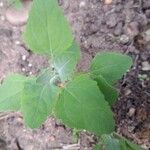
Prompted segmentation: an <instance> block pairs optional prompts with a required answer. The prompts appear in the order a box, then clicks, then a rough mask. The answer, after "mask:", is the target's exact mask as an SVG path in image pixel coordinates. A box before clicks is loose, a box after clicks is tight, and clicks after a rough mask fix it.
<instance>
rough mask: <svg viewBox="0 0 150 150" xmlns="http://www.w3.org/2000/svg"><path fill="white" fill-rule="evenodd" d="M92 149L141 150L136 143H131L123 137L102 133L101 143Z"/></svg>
mask: <svg viewBox="0 0 150 150" xmlns="http://www.w3.org/2000/svg"><path fill="white" fill-rule="evenodd" d="M93 150H142V148H140V147H139V146H138V145H136V144H133V143H131V142H130V141H129V140H127V139H126V138H124V137H121V136H120V135H117V137H115V136H114V135H113V134H111V135H102V139H101V144H97V145H96V147H95V149H93Z"/></svg>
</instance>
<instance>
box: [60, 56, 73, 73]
mask: <svg viewBox="0 0 150 150" xmlns="http://www.w3.org/2000/svg"><path fill="white" fill-rule="evenodd" d="M70 61H71V59H69V60H68V61H66V62H65V63H64V64H63V65H62V66H61V68H60V69H58V73H61V70H62V69H64V68H65V66H66V65H67V64H68V63H69V62H70Z"/></svg>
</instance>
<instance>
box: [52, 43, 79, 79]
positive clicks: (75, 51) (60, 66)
mask: <svg viewBox="0 0 150 150" xmlns="http://www.w3.org/2000/svg"><path fill="white" fill-rule="evenodd" d="M79 58H80V47H79V46H78V45H77V44H76V43H75V42H73V44H72V46H71V47H70V48H69V49H68V50H67V51H65V52H62V53H59V54H58V55H57V56H56V57H54V59H53V61H52V62H53V65H54V68H55V69H56V71H57V72H58V74H59V76H60V78H61V81H62V82H65V81H67V80H69V79H70V78H71V76H72V75H73V73H74V71H75V68H76V65H77V62H78V60H79Z"/></svg>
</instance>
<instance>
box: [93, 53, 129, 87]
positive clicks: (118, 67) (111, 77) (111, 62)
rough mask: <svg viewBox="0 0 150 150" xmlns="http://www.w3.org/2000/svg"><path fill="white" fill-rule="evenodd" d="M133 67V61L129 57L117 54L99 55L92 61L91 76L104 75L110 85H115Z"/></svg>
mask: <svg viewBox="0 0 150 150" xmlns="http://www.w3.org/2000/svg"><path fill="white" fill-rule="evenodd" d="M131 65H132V59H131V58H130V57H129V56H127V55H123V54H119V53H116V52H103V53H98V54H97V55H96V57H95V58H94V59H93V61H92V64H91V74H93V75H102V76H103V78H104V79H105V80H106V81H107V82H108V83H109V84H114V83H115V82H116V81H117V80H118V79H121V77H122V76H123V74H124V73H126V71H127V70H128V69H129V68H130V67H131Z"/></svg>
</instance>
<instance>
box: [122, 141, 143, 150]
mask: <svg viewBox="0 0 150 150" xmlns="http://www.w3.org/2000/svg"><path fill="white" fill-rule="evenodd" d="M120 145H121V150H143V149H142V148H141V147H139V146H138V145H136V144H134V143H132V142H130V141H129V140H127V139H126V138H122V139H120Z"/></svg>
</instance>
